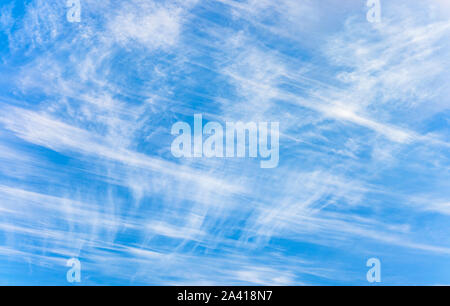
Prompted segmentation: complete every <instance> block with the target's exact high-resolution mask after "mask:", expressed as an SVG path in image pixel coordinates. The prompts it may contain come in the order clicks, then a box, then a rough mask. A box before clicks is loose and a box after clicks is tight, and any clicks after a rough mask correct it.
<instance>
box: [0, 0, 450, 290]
mask: <svg viewBox="0 0 450 306" xmlns="http://www.w3.org/2000/svg"><path fill="white" fill-rule="evenodd" d="M417 2H418V1H417ZM80 4H81V11H80V12H81V15H80V22H69V21H68V20H67V18H66V17H67V11H68V10H69V8H68V7H66V3H65V1H53V0H52V1H44V0H32V1H25V2H19V1H9V0H8V1H3V2H2V4H0V54H1V63H0V75H1V78H0V284H6V285H9V284H60V285H67V284H68V283H67V280H66V271H67V269H68V268H67V267H66V262H67V260H68V259H70V258H78V259H79V260H80V262H81V264H82V282H81V284H84V285H105V284H112V285H344V284H349V285H361V284H362V285H364V284H368V282H367V279H366V273H367V270H368V268H367V267H366V262H367V260H368V259H369V258H378V259H379V260H380V262H381V265H382V277H383V278H382V283H383V284H387V285H398V284H414V285H441V284H450V264H449V262H450V238H449V236H448V233H449V232H450V222H449V221H450V180H449V178H450V171H449V170H450V138H449V135H450V133H449V132H450V108H449V107H450V102H449V96H450V86H449V84H450V82H449V81H450V74H449V73H448V68H449V66H450V65H449V59H450V44H449V41H450V40H449V38H450V5H449V4H448V3H447V1H441V0H426V1H420V3H416V2H414V3H411V1H405V0H394V1H381V4H382V11H381V12H382V15H381V20H380V22H377V23H371V22H369V21H368V20H367V18H366V14H367V11H368V10H369V8H368V7H367V6H366V1H365V0H350V1H345V2H344V1H338V0H323V1H313V0H302V1H299V0H280V1H267V0H210V1H198V0H184V1H181V0H165V1H163V0H155V1H144V0H127V1H113V0H106V1H94V0H81V1H80ZM194 114H202V116H203V118H204V121H205V123H206V122H212V121H214V122H221V123H225V122H230V121H231V122H237V121H242V122H279V129H280V131H279V132H280V135H279V164H278V166H277V167H276V168H273V169H262V168H261V167H260V165H259V160H254V159H250V158H175V157H174V156H173V155H172V153H171V143H172V141H173V139H174V136H173V135H171V128H172V125H173V124H175V123H176V122H179V121H185V122H189V123H193V118H194Z"/></svg>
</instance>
